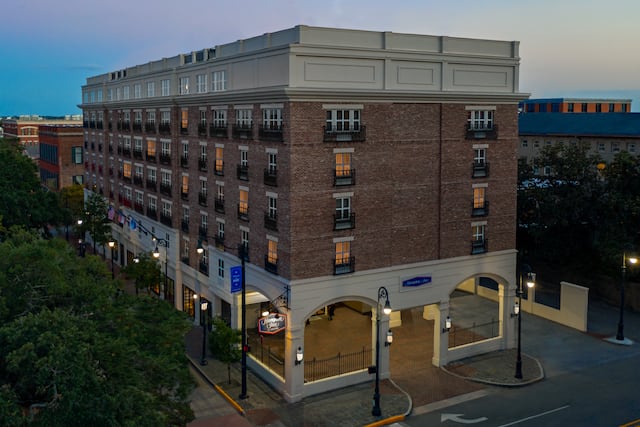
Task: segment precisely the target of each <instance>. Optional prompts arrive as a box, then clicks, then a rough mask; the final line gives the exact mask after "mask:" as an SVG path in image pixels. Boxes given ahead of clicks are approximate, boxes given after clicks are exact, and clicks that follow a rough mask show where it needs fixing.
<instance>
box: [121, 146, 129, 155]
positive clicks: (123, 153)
mask: <svg viewBox="0 0 640 427" xmlns="http://www.w3.org/2000/svg"><path fill="white" fill-rule="evenodd" d="M122 155H123V156H127V157H131V148H130V147H123V148H122Z"/></svg>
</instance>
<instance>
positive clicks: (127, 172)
mask: <svg viewBox="0 0 640 427" xmlns="http://www.w3.org/2000/svg"><path fill="white" fill-rule="evenodd" d="M122 176H123V177H125V178H126V179H129V180H130V179H131V162H124V164H123V169H122Z"/></svg>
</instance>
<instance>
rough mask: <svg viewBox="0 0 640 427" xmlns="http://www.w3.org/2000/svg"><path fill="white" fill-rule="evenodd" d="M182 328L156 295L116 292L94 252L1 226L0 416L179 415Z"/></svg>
mask: <svg viewBox="0 0 640 427" xmlns="http://www.w3.org/2000/svg"><path fill="white" fill-rule="evenodd" d="M189 328H190V324H189V323H188V321H187V320H186V317H185V314H184V313H182V312H180V311H177V310H175V309H174V308H173V307H172V306H171V305H170V304H168V303H166V302H165V301H161V300H158V299H156V298H149V297H146V296H140V297H135V296H131V295H125V294H121V293H119V292H118V289H117V286H116V283H115V282H114V281H112V280H111V279H110V273H109V271H108V269H107V267H106V265H105V263H104V262H103V261H102V260H101V259H100V258H98V257H95V256H88V257H86V258H78V257H77V256H76V255H75V252H74V251H73V249H72V248H70V247H69V246H68V245H67V244H66V242H64V241H63V240H59V239H54V240H42V239H40V238H38V237H37V236H35V235H33V234H31V233H28V232H24V231H22V232H21V231H11V232H9V235H8V237H7V239H5V241H4V242H2V243H0V425H3V426H18V425H20V426H22V425H33V426H87V425H114V426H116V425H118V426H159V425H176V426H177V425H184V424H186V423H187V422H189V421H190V420H192V419H193V413H192V411H191V409H190V407H189V402H188V400H187V399H188V395H189V393H190V391H191V390H192V388H193V380H192V378H191V376H190V373H189V370H188V368H187V359H186V355H185V352H184V336H185V334H186V332H187V331H188V330H189Z"/></svg>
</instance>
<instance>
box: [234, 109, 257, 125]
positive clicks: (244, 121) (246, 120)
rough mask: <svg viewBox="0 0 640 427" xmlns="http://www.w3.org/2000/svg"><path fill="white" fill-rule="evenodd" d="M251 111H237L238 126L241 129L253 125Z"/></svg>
mask: <svg viewBox="0 0 640 427" xmlns="http://www.w3.org/2000/svg"><path fill="white" fill-rule="evenodd" d="M251 112H252V111H251V110H249V109H242V110H236V125H237V126H238V127H241V128H249V127H251V125H252V124H253V121H252V119H251Z"/></svg>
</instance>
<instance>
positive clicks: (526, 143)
mask: <svg viewBox="0 0 640 427" xmlns="http://www.w3.org/2000/svg"><path fill="white" fill-rule="evenodd" d="M528 146H529V142H528V141H527V140H526V139H523V140H522V148H527V147H528Z"/></svg>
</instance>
